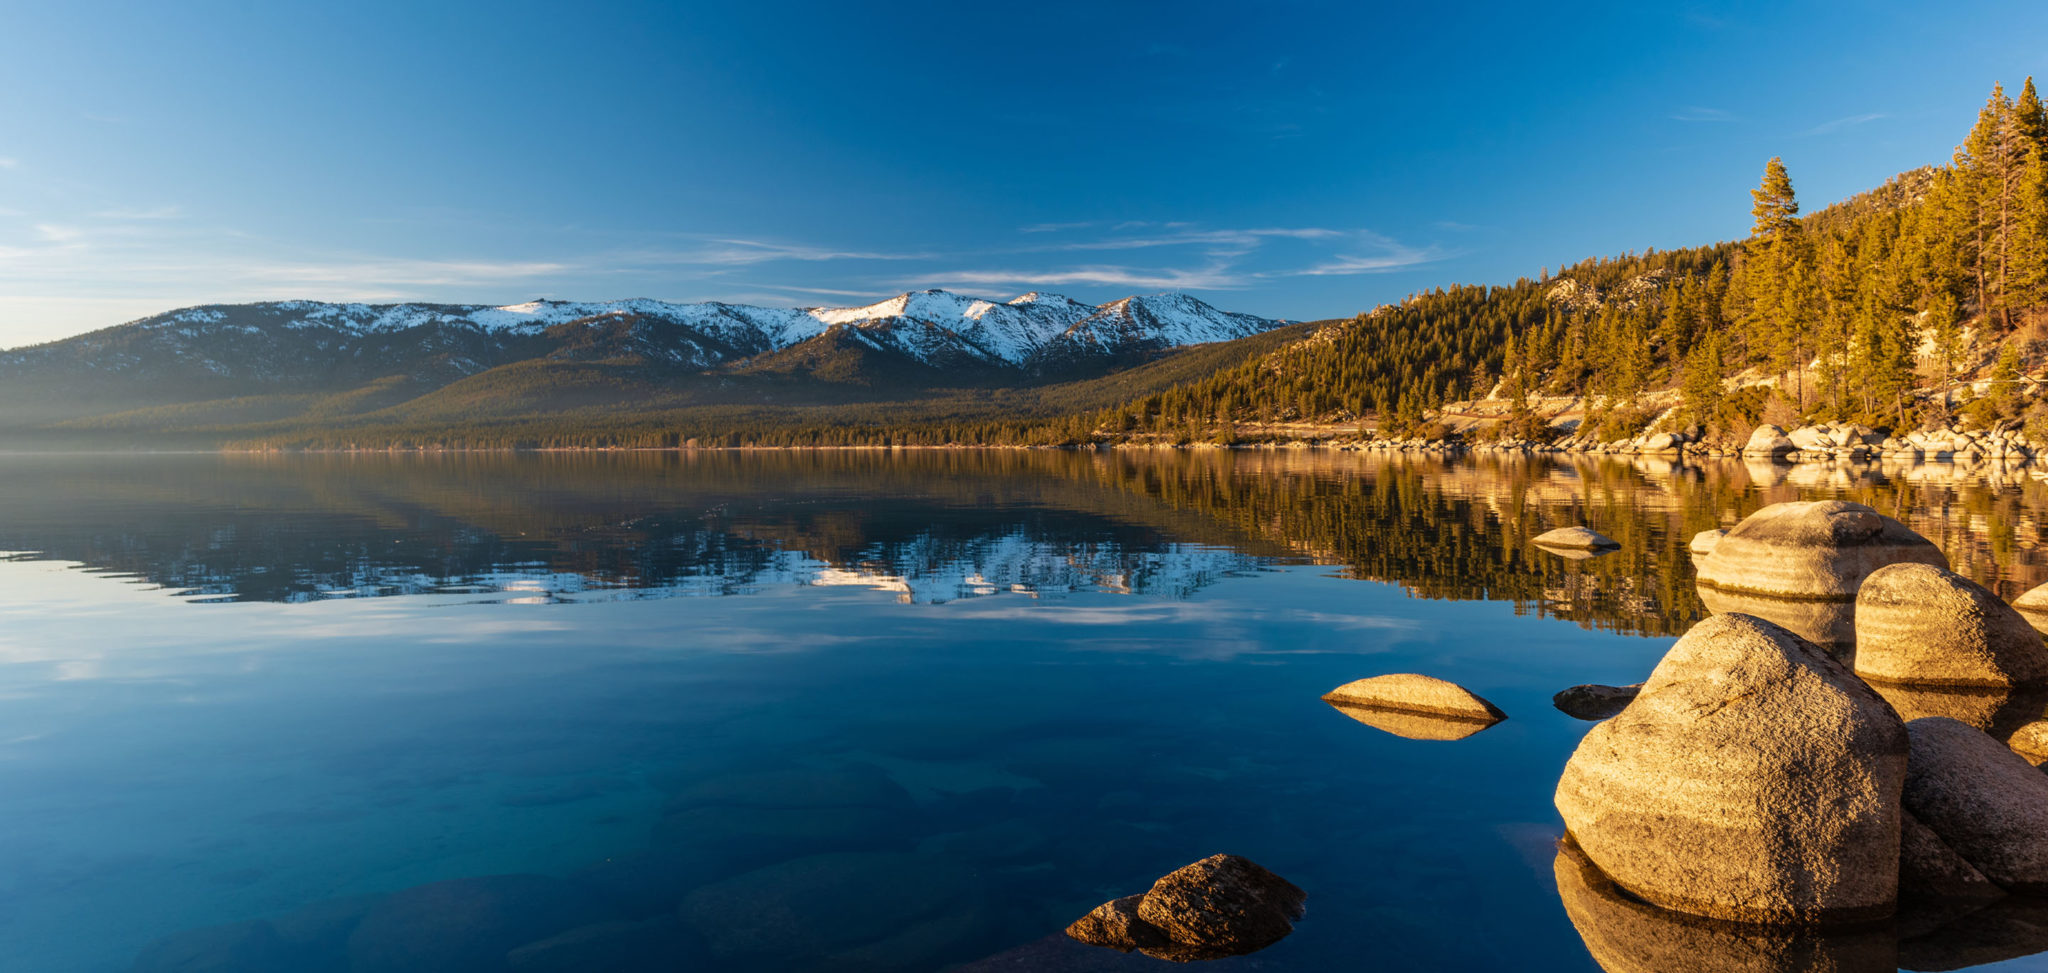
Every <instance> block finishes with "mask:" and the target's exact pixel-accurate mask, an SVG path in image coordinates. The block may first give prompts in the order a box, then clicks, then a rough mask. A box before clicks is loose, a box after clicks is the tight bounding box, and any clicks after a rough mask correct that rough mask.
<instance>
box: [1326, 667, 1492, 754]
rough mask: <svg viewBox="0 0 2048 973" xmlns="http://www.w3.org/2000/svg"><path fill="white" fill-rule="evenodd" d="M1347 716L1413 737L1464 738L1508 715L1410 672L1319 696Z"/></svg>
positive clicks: (1451, 686) (1355, 683) (1360, 682)
mask: <svg viewBox="0 0 2048 973" xmlns="http://www.w3.org/2000/svg"><path fill="white" fill-rule="evenodd" d="M1323 702H1326V703H1329V704H1330V705H1331V706H1332V707H1335V708H1336V710H1337V711H1338V712H1340V713H1343V714H1344V715H1345V716H1349V717H1351V718H1352V719H1354V720H1357V721H1358V722H1360V723H1364V724H1365V725H1367V726H1370V727H1373V728H1375V729H1379V730H1385V731H1386V732H1388V733H1392V734H1394V735H1395V736H1399V737H1407V738H1408V739H1411V740H1463V739H1464V738H1466V737H1469V736H1471V735H1472V734H1474V733H1478V732H1479V731H1481V730H1484V729H1486V728H1487V727H1489V726H1492V725H1494V724H1495V723H1498V722H1500V721H1501V720H1504V719H1507V714H1505V713H1503V712H1501V711H1500V708H1499V707H1497V706H1495V705H1493V704H1492V703H1489V702H1487V701H1486V700H1485V699H1483V698H1481V697H1480V696H1479V695H1478V694H1476V693H1474V692H1472V691H1471V690H1469V689H1466V688H1465V687H1463V686H1460V685H1458V684H1457V683H1454V682H1445V681H1444V680H1442V679H1436V678H1433V677H1430V676H1423V675H1416V674H1414V673H1393V674H1391V675H1385V676H1373V677H1372V678H1370V679H1357V680H1353V681H1351V682H1348V683H1345V684H1344V685H1342V686H1338V687H1337V688H1335V689H1332V690H1330V691H1329V692H1327V693H1325V694H1323Z"/></svg>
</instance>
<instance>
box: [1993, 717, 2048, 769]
mask: <svg viewBox="0 0 2048 973" xmlns="http://www.w3.org/2000/svg"><path fill="white" fill-rule="evenodd" d="M2036 712H2037V713H2038V712H2039V711H2036ZM1980 729H1981V727H1980ZM2005 744H2006V746H2008V747H2011V748H2012V752H2014V753H2016V754H2019V755H2020V756H2021V757H2023V758H2025V759H2026V761H2027V762H2028V763H2030V764H2033V765H2034V766H2036V767H2039V766H2041V765H2042V764H2044V763H2048V720H2034V721H2033V722H2030V723H2025V724H2022V725H2021V726H2020V727H2019V729H2016V730H2014V731H2013V732H2012V736H2011V737H2009V738H2007V739H2006V741H2005Z"/></svg>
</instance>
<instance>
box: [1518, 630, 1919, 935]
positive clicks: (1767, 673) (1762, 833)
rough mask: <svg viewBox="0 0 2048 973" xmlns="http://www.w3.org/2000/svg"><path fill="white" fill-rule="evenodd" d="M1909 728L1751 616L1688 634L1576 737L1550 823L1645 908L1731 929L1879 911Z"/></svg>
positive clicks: (1873, 697)
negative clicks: (1628, 697)
mask: <svg viewBox="0 0 2048 973" xmlns="http://www.w3.org/2000/svg"><path fill="white" fill-rule="evenodd" d="M1905 775H1906V732H1905V727H1904V725H1903V724H1901V723H1900V722H1899V718H1898V716H1897V715H1896V714H1894V713H1893V712H1892V709H1891V707H1890V706H1888V705H1886V704H1885V702H1884V700H1883V699H1881V698H1879V697H1878V695H1877V694H1876V693H1875V692H1873V691H1872V690H1871V689H1870V687H1869V686H1867V685H1865V684H1864V683H1863V682H1862V681H1861V680H1859V679H1857V678H1856V677H1855V676H1854V675H1853V674H1851V673H1850V672H1849V671H1848V670H1846V669H1844V668H1843V667H1842V665H1841V664H1840V663H1838V662H1836V661H1835V660H1834V659H1833V658H1831V657H1830V656H1828V655H1827V653H1825V652H1823V651H1821V650H1820V649H1817V648H1815V647H1813V646H1811V645H1809V644H1807V643H1806V642H1804V641H1802V640H1800V639H1799V638H1798V637H1797V636H1794V635H1793V634H1792V633H1790V632H1787V631H1785V630H1784V629H1782V628H1779V627H1778V626H1776V625H1773V624H1771V623H1769V622H1766V621H1764V620H1762V619H1759V618H1753V617H1751V616H1748V615H1717V616H1714V617H1712V618H1709V619H1707V620H1706V621H1703V622H1701V623H1699V624H1698V625H1696V626H1694V627H1693V629H1692V631H1690V632H1687V633H1686V634H1685V636H1684V637H1683V638H1681V639H1679V640H1678V644H1676V645H1674V646H1672V647H1671V651H1670V652H1669V653H1667V654H1666V655H1665V656H1664V659H1663V661H1661V662H1659V663H1658V664H1657V668H1656V669H1655V670H1654V671H1652V672H1651V673H1650V678H1649V679H1648V680H1646V681H1645V682H1644V684H1643V689H1642V692H1641V693H1640V694H1638V695H1637V697H1636V699H1635V702H1633V703H1630V704H1629V706H1628V708H1627V709H1624V710H1622V711H1621V713H1620V714H1618V715H1616V716H1615V717H1613V718H1612V719H1609V720H1607V721H1606V722H1604V723H1600V724H1598V725H1596V726H1594V727H1593V729H1592V730H1591V731H1590V732H1588V733H1587V734H1586V736H1585V739H1584V740H1582V741H1581V742H1580V744H1579V747H1578V750H1577V751H1575V752H1574V753H1573V754H1572V756H1571V759H1570V761H1569V762H1567V763H1566V764H1565V769H1564V775H1563V777H1562V778H1560V779H1559V781H1558V784H1557V796H1556V801H1557V809H1558V811H1559V812H1560V813H1561V814H1562V815H1563V817H1564V821H1565V825H1566V827H1567V828H1568V829H1569V830H1570V833H1571V835H1572V837H1573V838H1574V839H1575V840H1576V841H1577V842H1578V844H1579V846H1580V847H1581V848H1582V849H1584V851H1585V853H1586V856H1587V857H1588V858H1590V859H1591V860H1592V861H1593V862H1594V863H1595V864H1596V865H1598V866H1599V868H1600V869H1601V871H1603V872H1604V873H1606V874H1607V875H1608V876H1609V877H1611V878H1612V879H1613V880H1614V881H1615V882H1616V883H1617V884H1618V885H1620V886H1621V887H1622V888H1624V889H1626V890H1628V891H1629V892H1630V893H1631V894H1633V895H1636V896H1638V897H1640V898H1641V899H1643V900H1644V901H1647V902H1649V903H1651V904H1653V905H1657V906H1660V907H1662V908H1666V909H1672V910H1676V911H1680V912H1688V913H1692V914H1694V915H1700V916H1707V917H1711V918H1716V919H1730V920H1736V921H1743V922H1767V923H1800V924H1820V923H1833V922H1852V921H1861V920H1867V919H1874V918H1880V917H1883V916H1886V915H1889V914H1891V911H1892V908H1893V905H1894V901H1895V899H1896V896H1897V892H1898V879H1899V810H1900V803H1899V790H1900V788H1901V787H1902V786H1903V785H1904V782H1905Z"/></svg>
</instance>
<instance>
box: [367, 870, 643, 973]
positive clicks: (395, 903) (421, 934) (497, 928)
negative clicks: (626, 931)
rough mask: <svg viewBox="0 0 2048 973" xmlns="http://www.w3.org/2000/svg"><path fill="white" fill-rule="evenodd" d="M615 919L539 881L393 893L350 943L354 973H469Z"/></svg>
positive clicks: (587, 896) (484, 881)
mask: <svg viewBox="0 0 2048 973" xmlns="http://www.w3.org/2000/svg"><path fill="white" fill-rule="evenodd" d="M610 918H612V916H611V915H609V914H608V909H607V908H606V907H605V906H603V905H600V904H599V903H598V902H597V897H596V896H594V895H592V894H591V893H590V891H589V890H588V889H585V888H583V887H581V886H578V885H576V884H574V883H571V882H564V881H562V880H561V879H556V878H547V877H544V876H540V875H486V876H482V877H478V878H459V879H454V880H452V881H447V882H435V883H433V884H431V885H421V886H418V887H415V888H410V889H406V890H404V891H401V892H394V893H392V894H391V895H390V896H389V897H387V898H385V899H384V900H383V901H381V902H379V903H378V904H377V905H376V906H375V907H374V908H372V909H371V910H370V912H369V914H367V915H365V916H363V919H362V921H361V922H360V923H358V924H357V925H356V927H355V931H354V932H352V933H351V934H350V935H349V938H348V955H349V971H350V973H471V971H495V970H500V969H503V968H504V964H505V954H506V953H507V952H510V951H511V950H513V949H515V948H517V947H519V946H522V945H525V944H526V943H530V942H533V941H534V940H536V939H540V938H543V937H547V936H552V935H554V934H556V933H559V932H562V931H564V930H567V929H573V928H575V927H577V926H584V925H589V924H591V923H595V922H602V921H604V920H606V919H610Z"/></svg>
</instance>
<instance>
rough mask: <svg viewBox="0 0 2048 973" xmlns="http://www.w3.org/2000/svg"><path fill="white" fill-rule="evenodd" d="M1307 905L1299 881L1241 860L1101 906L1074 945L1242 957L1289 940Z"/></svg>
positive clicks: (1178, 875) (1171, 878) (1180, 959)
mask: <svg viewBox="0 0 2048 973" xmlns="http://www.w3.org/2000/svg"><path fill="white" fill-rule="evenodd" d="M1307 902H1308V893H1306V892H1303V891H1302V890H1301V889H1300V888H1297V887H1296V886H1295V885H1294V883H1292V882H1289V881H1287V880H1286V879H1284V878H1281V877H1280V876H1278V875H1275V874H1273V873H1272V872H1270V871H1267V870H1266V869H1265V868H1262V867H1260V866H1259V864H1258V863H1256V862H1254V861H1252V860H1251V859H1248V858H1243V857H1240V856H1237V855H1210V856H1209V857H1207V858H1204V859H1202V860H1201V861H1198V862H1195V863H1193V864H1190V865H1185V866H1182V867H1180V868H1177V869H1174V870H1173V871H1172V872H1169V873H1167V874H1166V875H1164V876H1161V877H1160V879H1159V881H1157V882H1154V883H1152V888H1151V889H1150V890H1148V891H1147V892H1145V893H1144V894H1143V895H1128V896H1125V897H1123V898H1121V899H1112V900H1110V901H1108V902H1104V903H1103V904H1101V905H1099V906H1096V907H1095V909H1094V910H1093V911H1091V912H1089V913H1088V914H1087V915H1085V916H1082V917H1081V918H1080V919H1077V920H1075V921H1074V923H1073V924H1072V925H1070V926H1068V927H1067V935H1068V936H1069V937H1071V938H1072V939H1074V940H1076V941H1078V942H1083V943H1087V944H1089V945H1091V946H1102V947H1105V948H1108V949H1114V950H1117V951H1119V952H1125V953H1128V952H1131V951H1133V950H1136V951H1137V952H1140V953H1143V954H1145V955H1146V956H1150V957H1152V958H1154V959H1163V960H1169V961H1172V962H1176V963H1190V962H1197V961H1201V960H1214V959H1223V958H1225V957H1229V956H1243V955H1245V954H1247V953H1255V952H1258V951H1259V950H1261V949H1264V948H1266V947H1267V946H1271V945H1272V944H1274V943H1277V942H1279V941H1280V940H1282V939H1284V938H1286V937H1287V935H1288V934H1289V933H1292V932H1293V931H1294V922H1295V920H1297V919H1300V918H1301V917H1302V914H1303V908H1304V906H1305V905H1306V903H1307Z"/></svg>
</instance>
